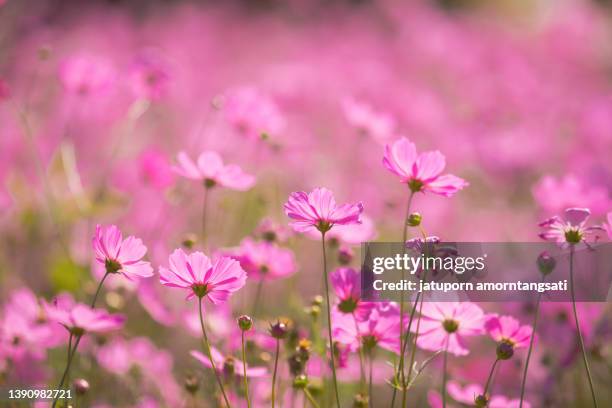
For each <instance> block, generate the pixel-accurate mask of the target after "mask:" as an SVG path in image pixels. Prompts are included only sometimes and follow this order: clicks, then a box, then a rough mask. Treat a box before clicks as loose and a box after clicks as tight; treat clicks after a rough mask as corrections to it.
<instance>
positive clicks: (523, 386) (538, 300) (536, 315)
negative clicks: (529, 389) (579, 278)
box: [519, 276, 545, 408]
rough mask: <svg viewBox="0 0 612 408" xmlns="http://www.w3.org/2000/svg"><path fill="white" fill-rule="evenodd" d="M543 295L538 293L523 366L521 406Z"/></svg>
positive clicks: (543, 278)
mask: <svg viewBox="0 0 612 408" xmlns="http://www.w3.org/2000/svg"><path fill="white" fill-rule="evenodd" d="M544 280H545V277H544V276H543V277H542V282H544ZM541 297H542V293H538V299H537V300H536V307H535V312H534V313H535V314H534V316H533V324H532V331H531V339H530V340H529V351H527V360H525V367H524V368H523V380H522V381H521V401H520V403H519V408H523V399H524V398H525V385H526V384H527V370H528V369H529V361H530V360H531V352H532V351H533V343H534V340H535V333H536V328H537V327H538V316H539V312H540V298H541Z"/></svg>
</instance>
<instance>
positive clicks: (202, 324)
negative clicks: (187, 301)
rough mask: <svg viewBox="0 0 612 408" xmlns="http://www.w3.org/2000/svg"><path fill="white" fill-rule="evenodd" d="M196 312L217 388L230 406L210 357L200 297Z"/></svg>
mask: <svg viewBox="0 0 612 408" xmlns="http://www.w3.org/2000/svg"><path fill="white" fill-rule="evenodd" d="M198 313H199V315H200V327H201V328H202V336H204V348H205V349H206V353H207V354H208V359H209V360H210V365H211V366H212V370H213V373H214V374H215V378H216V379H217V383H218V384H219V388H221V393H222V394H223V399H224V400H225V404H226V405H227V406H228V408H229V407H231V405H230V403H229V399H228V398H227V395H226V394H225V388H223V382H222V381H221V377H219V372H218V371H217V367H216V365H215V361H214V360H213V357H212V352H211V351H210V343H209V342H208V336H207V335H206V328H205V327H204V318H203V317H202V298H201V297H200V298H198Z"/></svg>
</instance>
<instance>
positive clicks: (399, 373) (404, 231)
mask: <svg viewBox="0 0 612 408" xmlns="http://www.w3.org/2000/svg"><path fill="white" fill-rule="evenodd" d="M413 197H414V191H410V195H409V196H408V203H407V205H406V215H405V217H404V224H403V226H402V253H403V252H404V251H405V250H406V240H407V239H408V218H409V217H410V207H411V206H412V198H413ZM404 279H406V271H405V270H404V269H402V281H403V280H404ZM417 296H418V294H417ZM417 301H418V300H417ZM415 308H416V303H415V305H414V307H413V308H412V313H411V316H410V323H409V325H410V324H411V323H412V318H413V317H414V310H415ZM404 314H405V310H404V291H403V290H402V291H401V292H400V334H399V341H400V350H402V353H400V359H399V363H398V366H397V371H396V373H395V376H396V378H399V379H400V381H401V383H402V389H403V388H404V386H405V384H406V376H405V374H404V352H403V350H405V347H404V336H403V335H402V329H403V328H404ZM408 333H409V332H408V331H407V332H406V338H408ZM402 392H403V391H402ZM396 394H397V388H395V387H393V398H392V399H391V407H393V406H395V396H396Z"/></svg>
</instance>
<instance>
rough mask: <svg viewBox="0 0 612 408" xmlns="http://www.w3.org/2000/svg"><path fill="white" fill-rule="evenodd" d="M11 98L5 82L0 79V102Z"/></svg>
mask: <svg viewBox="0 0 612 408" xmlns="http://www.w3.org/2000/svg"><path fill="white" fill-rule="evenodd" d="M9 96H11V91H10V88H9V86H8V84H7V83H6V81H5V80H4V79H2V78H0V102H2V101H3V100H4V99H7V98H8V97H9Z"/></svg>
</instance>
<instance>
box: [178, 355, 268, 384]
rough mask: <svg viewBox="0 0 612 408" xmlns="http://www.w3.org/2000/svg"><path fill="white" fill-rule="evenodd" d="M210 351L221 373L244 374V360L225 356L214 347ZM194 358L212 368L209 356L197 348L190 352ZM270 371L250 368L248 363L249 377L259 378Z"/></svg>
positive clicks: (262, 368) (229, 374)
mask: <svg viewBox="0 0 612 408" xmlns="http://www.w3.org/2000/svg"><path fill="white" fill-rule="evenodd" d="M210 352H211V354H212V357H213V361H214V362H215V367H216V368H217V370H218V371H219V372H220V373H223V374H225V375H227V376H232V375H237V376H240V377H243V376H244V365H245V363H244V362H243V361H242V360H239V359H237V358H235V357H232V356H226V357H225V356H223V354H221V352H220V351H219V350H217V349H216V348H214V347H211V348H210ZM189 354H191V356H192V357H193V358H195V359H196V360H198V361H199V362H200V363H202V364H203V365H204V366H206V367H208V368H212V364H211V363H210V360H209V359H208V357H207V356H205V355H204V354H202V353H200V352H199V351H197V350H191V352H190V353H189ZM267 373H268V370H267V369H266V368H265V367H253V368H250V367H249V365H248V364H247V365H246V375H247V377H249V378H258V377H263V376H265V375H266V374H267Z"/></svg>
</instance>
